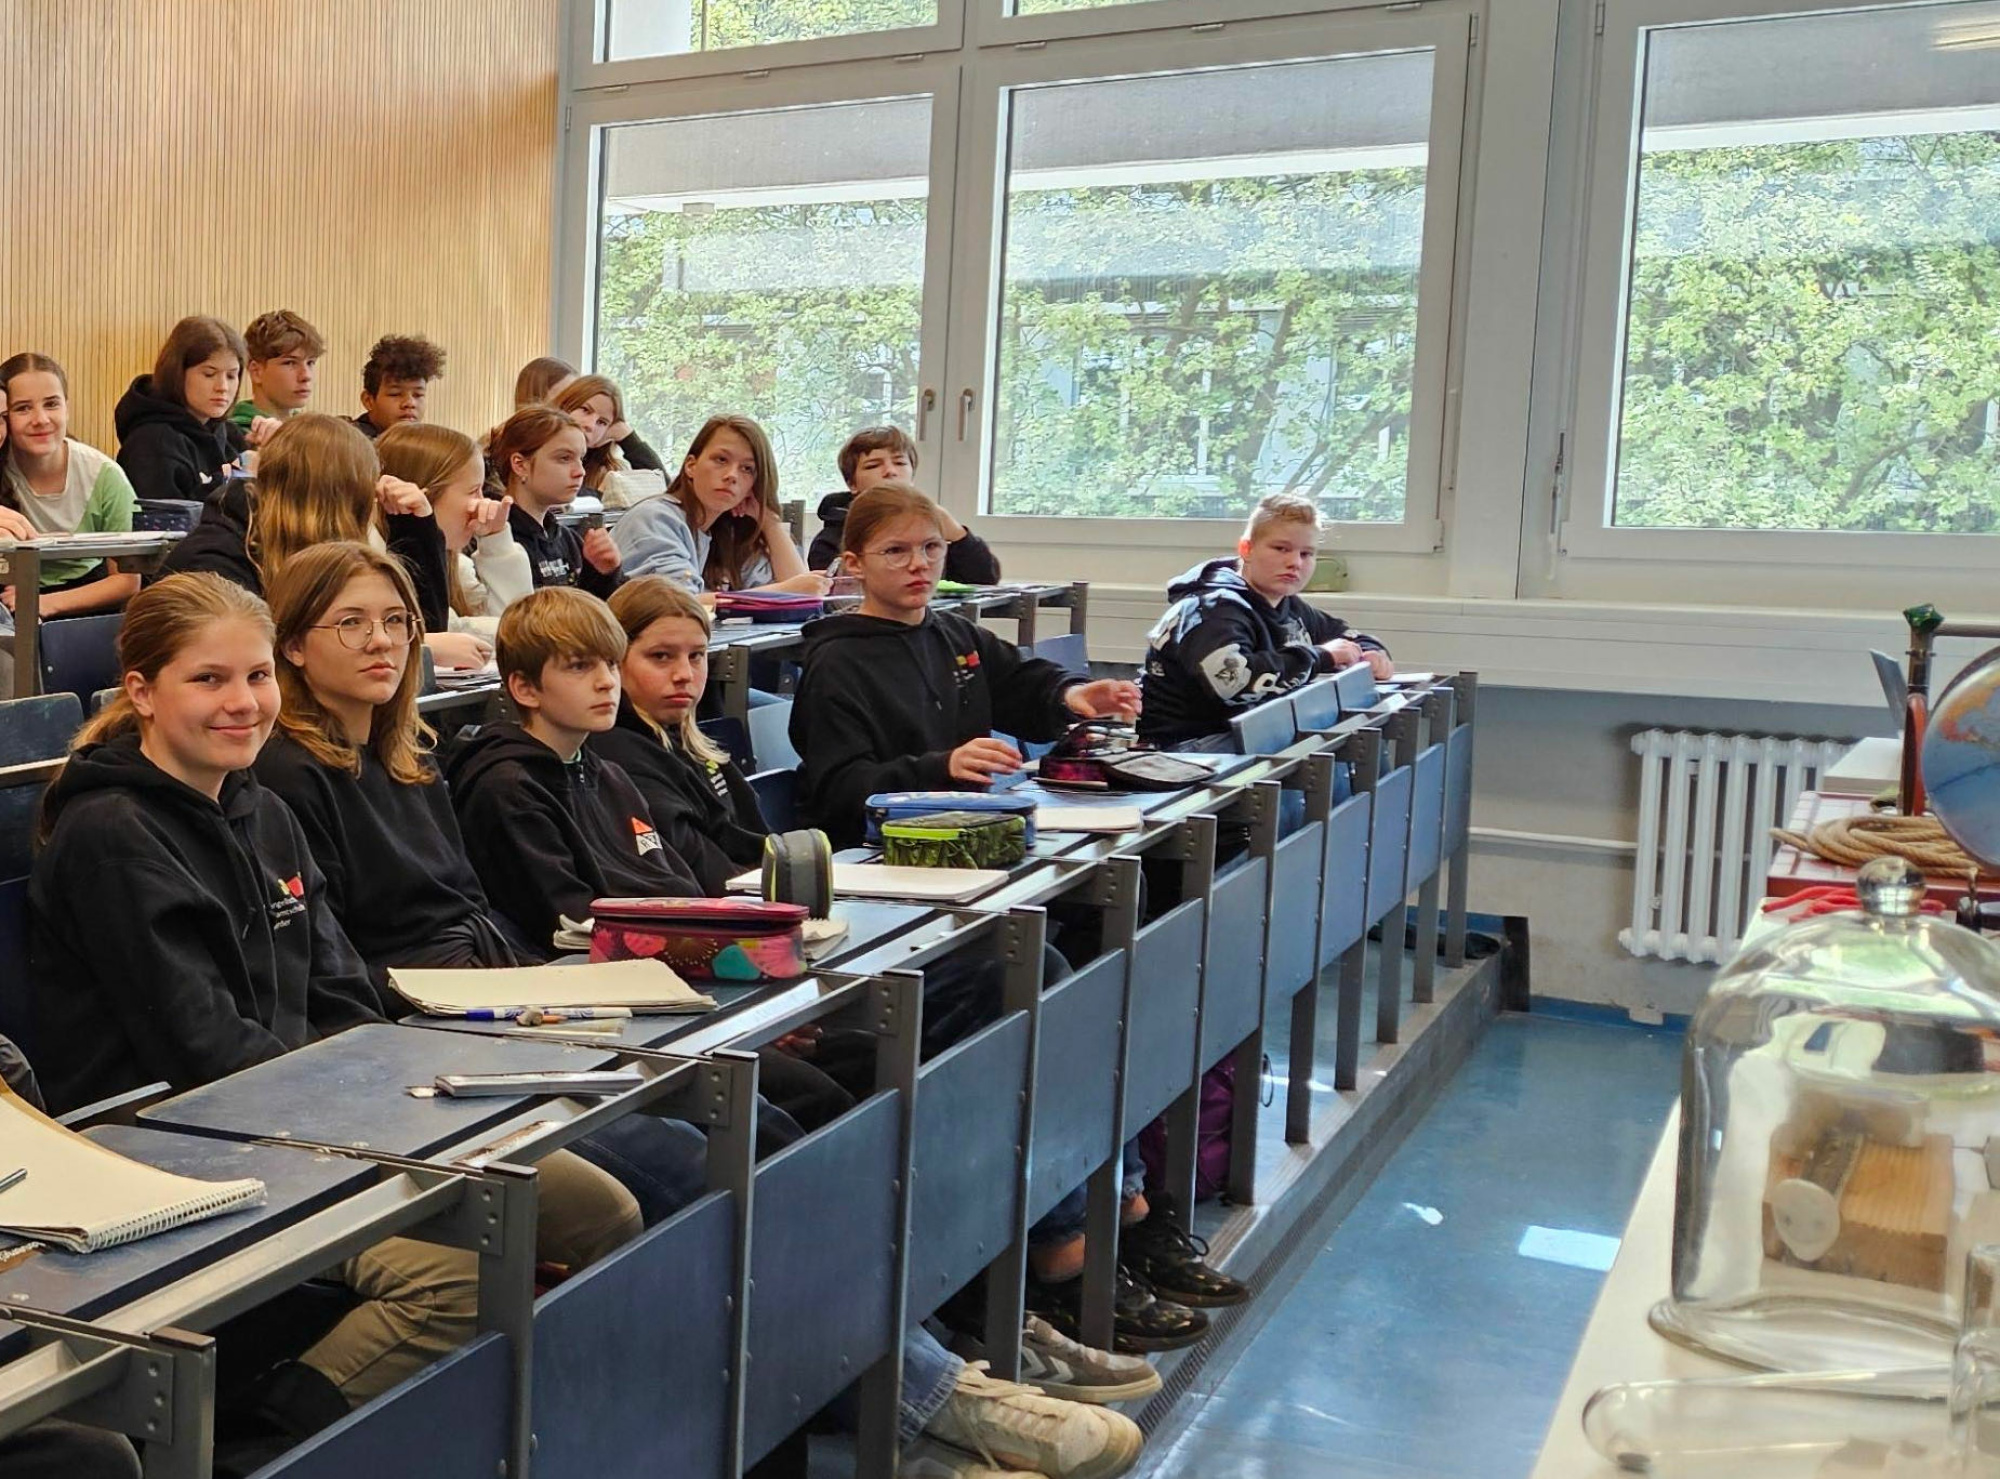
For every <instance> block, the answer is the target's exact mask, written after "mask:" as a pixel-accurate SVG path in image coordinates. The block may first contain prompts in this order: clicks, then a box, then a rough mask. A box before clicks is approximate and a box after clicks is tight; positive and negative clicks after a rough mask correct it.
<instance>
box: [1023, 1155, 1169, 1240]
mask: <svg viewBox="0 0 2000 1479" xmlns="http://www.w3.org/2000/svg"><path fill="white" fill-rule="evenodd" d="M1119 1171H1120V1174H1119V1178H1118V1200H1119V1201H1120V1202H1129V1201H1131V1200H1132V1199H1133V1198H1134V1197H1136V1196H1138V1195H1139V1193H1140V1192H1142V1191H1144V1190H1145V1189H1146V1163H1145V1162H1144V1161H1142V1160H1140V1159H1139V1142H1138V1141H1137V1140H1127V1141H1126V1142H1125V1149H1124V1152H1123V1154H1122V1155H1121V1156H1120V1157H1119ZM1089 1208H1090V1188H1089V1186H1088V1185H1085V1186H1079V1187H1078V1188H1077V1189H1076V1190H1075V1191H1073V1192H1071V1193H1070V1194H1069V1195H1068V1196H1066V1197H1064V1198H1063V1199H1062V1200H1061V1201H1059V1202H1057V1203H1056V1204H1055V1205H1054V1206H1053V1207H1051V1208H1049V1210H1048V1214H1047V1215H1046V1216H1045V1217H1043V1218H1042V1220H1041V1221H1040V1222H1038V1223H1036V1224H1035V1225H1034V1226H1033V1227H1031V1228H1029V1229H1028V1246H1029V1247H1031V1248H1053V1247H1055V1246H1056V1245H1057V1244H1058V1243H1067V1242H1068V1241H1069V1240H1070V1239H1071V1238H1073V1237H1076V1236H1077V1235H1078V1234H1079V1233H1081V1232H1082V1231H1083V1226H1084V1223H1085V1222H1086V1221H1088V1220H1089V1218H1088V1213H1089Z"/></svg>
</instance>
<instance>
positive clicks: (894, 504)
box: [840, 478, 944, 555]
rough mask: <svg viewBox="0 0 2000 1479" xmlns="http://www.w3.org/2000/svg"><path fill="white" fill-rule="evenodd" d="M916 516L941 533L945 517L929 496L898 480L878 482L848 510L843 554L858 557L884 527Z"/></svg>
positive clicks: (843, 530) (912, 484) (841, 545)
mask: <svg viewBox="0 0 2000 1479" xmlns="http://www.w3.org/2000/svg"><path fill="white" fill-rule="evenodd" d="M912 514H916V515H919V516H921V517H923V518H926V519H929V520H930V521H931V522H932V523H933V524H935V525H937V527H938V532H939V533H940V534H942V533H943V532H944V516H943V515H942V514H940V513H939V512H938V506H937V504H936V503H934V502H932V501H931V496H930V494H928V493H926V492H924V491H923V490H922V489H921V488H919V487H917V486H916V485H915V484H914V483H905V482H903V481H902V480H900V479H898V478H891V479H889V480H888V481H887V482H883V483H877V484H876V485H875V486H874V487H872V488H870V489H869V490H868V491H867V492H866V493H860V494H857V495H855V499H854V502H853V503H851V504H849V505H848V508H847V527H846V528H844V529H842V530H841V533H840V550H841V553H842V554H848V555H858V554H860V553H861V552H862V547H863V546H864V545H866V544H867V543H868V541H869V540H871V539H873V538H874V537H875V533H876V531H877V530H878V529H880V528H881V527H882V526H883V525H884V524H893V523H895V522H896V520H898V519H902V518H908V517H909V516H910V515H912Z"/></svg>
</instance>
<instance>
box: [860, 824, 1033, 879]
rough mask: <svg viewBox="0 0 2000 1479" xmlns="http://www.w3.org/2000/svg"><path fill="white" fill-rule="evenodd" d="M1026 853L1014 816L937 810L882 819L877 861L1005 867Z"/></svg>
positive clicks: (1024, 836) (1023, 833) (922, 865)
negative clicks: (905, 816) (894, 819)
mask: <svg viewBox="0 0 2000 1479" xmlns="http://www.w3.org/2000/svg"><path fill="white" fill-rule="evenodd" d="M1027 855H1028V827H1027V823H1026V822H1024V821H1023V820H1022V819H1021V818H1020V817H1019V816H1015V815H1011V814H1008V813H1004V812H989V811H941V812H933V813H932V814H931V815H929V816H922V817H909V818H906V819H905V820H902V821H896V822H884V823H883V824H882V861H883V862H885V863H887V864H889V865H890V866H891V867H896V868H1011V867H1012V866H1013V865H1014V864H1016V863H1018V862H1020V861H1021V860H1022V859H1023V858H1025V857H1027Z"/></svg>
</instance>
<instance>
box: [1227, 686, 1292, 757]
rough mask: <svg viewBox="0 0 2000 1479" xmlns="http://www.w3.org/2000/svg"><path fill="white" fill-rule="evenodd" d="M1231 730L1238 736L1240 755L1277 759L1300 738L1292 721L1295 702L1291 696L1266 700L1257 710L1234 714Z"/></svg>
mask: <svg viewBox="0 0 2000 1479" xmlns="http://www.w3.org/2000/svg"><path fill="white" fill-rule="evenodd" d="M1229 730H1230V733H1232V734H1233V735H1235V736H1236V749H1237V751H1238V753H1240V754H1244V755H1275V754H1277V753H1278V751H1280V750H1282V749H1284V748H1285V746H1287V745H1289V744H1290V743H1291V742H1292V741H1293V740H1294V739H1296V738H1298V726H1297V725H1296V724H1295V723H1294V722H1293V720H1292V700H1291V698H1290V697H1289V696H1285V697H1281V698H1273V699H1266V700H1265V701H1264V702H1263V703H1261V704H1259V705H1257V707H1256V708H1254V709H1245V710H1244V711H1243V712H1242V713H1240V714H1233V715H1231V716H1230V719H1229Z"/></svg>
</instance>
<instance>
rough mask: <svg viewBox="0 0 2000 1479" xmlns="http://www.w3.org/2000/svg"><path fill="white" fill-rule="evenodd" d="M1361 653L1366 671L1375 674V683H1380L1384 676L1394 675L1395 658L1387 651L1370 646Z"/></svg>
mask: <svg viewBox="0 0 2000 1479" xmlns="http://www.w3.org/2000/svg"><path fill="white" fill-rule="evenodd" d="M1361 655H1362V657H1363V658H1365V659H1366V660H1367V663H1368V671H1369V672H1371V673H1373V674H1374V675H1375V681H1376V682H1377V683H1380V682H1381V681H1382V680H1383V679H1384V678H1393V677H1395V676H1396V663H1395V660H1394V659H1393V658H1391V657H1390V656H1389V654H1388V653H1386V652H1381V651H1377V650H1376V649H1375V648H1372V647H1371V648H1369V650H1368V651H1366V652H1364V653H1362V654H1361Z"/></svg>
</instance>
